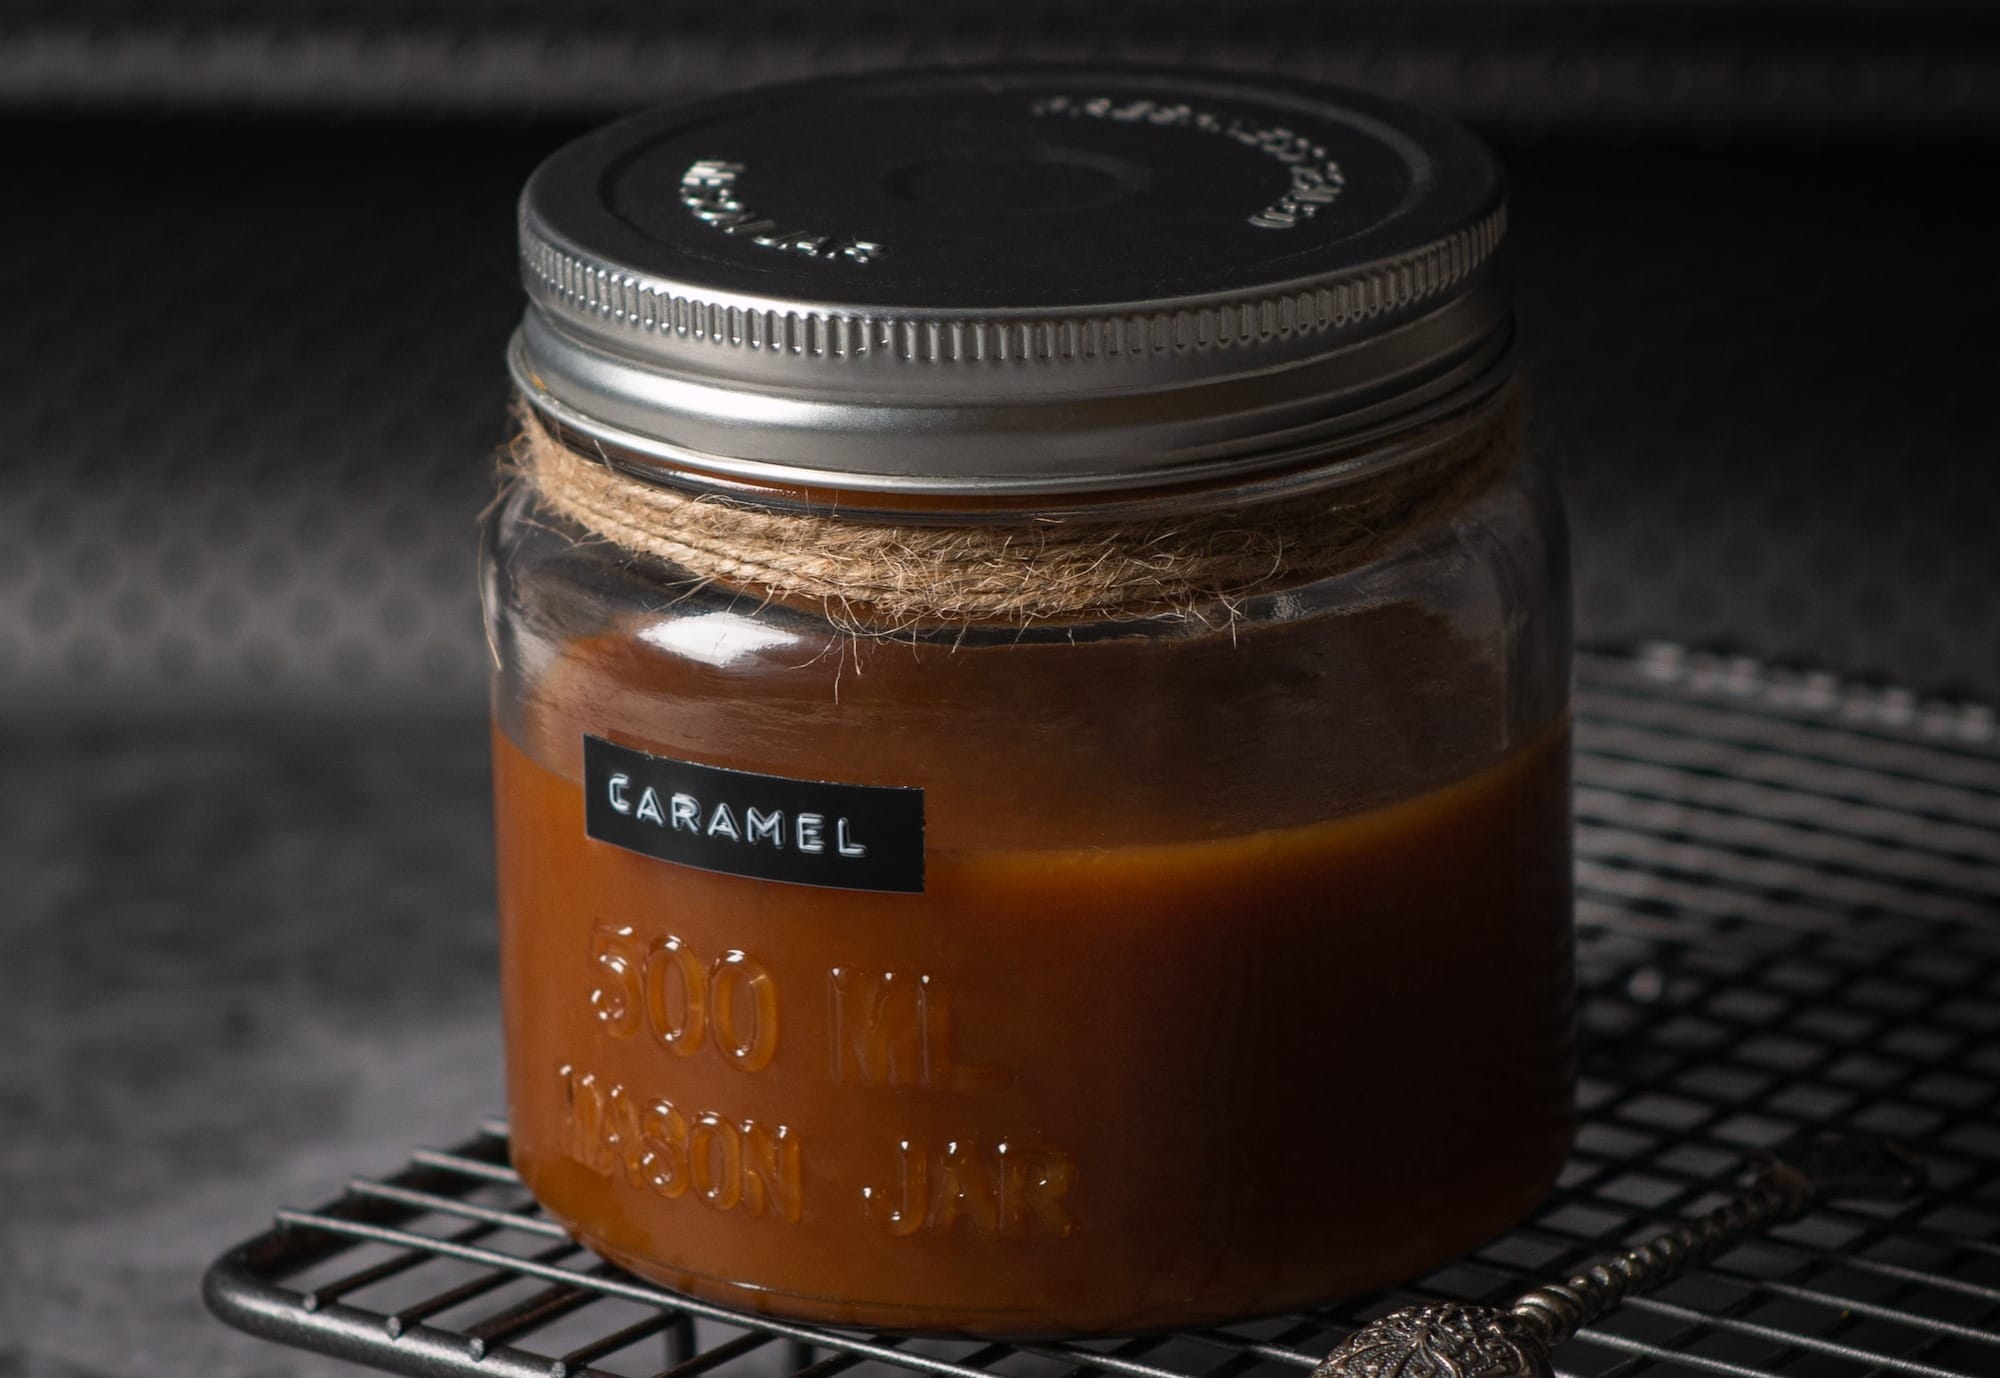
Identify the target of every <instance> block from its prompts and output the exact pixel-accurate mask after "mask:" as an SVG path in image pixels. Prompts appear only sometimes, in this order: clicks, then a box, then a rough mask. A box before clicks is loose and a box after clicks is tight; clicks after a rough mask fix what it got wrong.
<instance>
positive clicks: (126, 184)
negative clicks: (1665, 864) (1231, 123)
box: [0, 0, 2000, 1378]
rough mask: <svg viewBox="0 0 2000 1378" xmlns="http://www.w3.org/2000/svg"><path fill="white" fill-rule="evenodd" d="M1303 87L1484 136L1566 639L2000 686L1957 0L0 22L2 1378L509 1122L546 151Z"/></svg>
mask: <svg viewBox="0 0 2000 1378" xmlns="http://www.w3.org/2000/svg"><path fill="white" fill-rule="evenodd" d="M1032 54H1038V55H1047V56H1055V57H1064V58H1077V59H1083V58H1092V57H1106V56H1110V57H1131V58H1137V59H1142V60H1147V61H1153V62H1173V61H1179V60H1183V59H1191V60H1196V61H1200V62H1203V63H1207V64H1214V65H1229V66H1238V67H1248V68H1252V69H1260V70H1269V69H1282V70H1285V71H1288V72H1292V73H1295V74H1301V75H1325V76H1334V77H1337V78H1340V79H1344V80H1350V81H1356V82H1359V83H1362V84H1365V85H1368V86H1371V87H1374V88H1377V89H1380V90H1383V91H1386V92H1388V93H1391V94H1397V95H1403V96H1407V97H1411V98H1415V99H1420V100H1424V101H1426V102H1429V103H1432V104H1435V105H1440V106H1442V107H1444V108H1447V109H1449V110H1452V111H1455V112H1457V113H1459V114H1461V115H1463V116H1465V117H1467V118H1469V119H1471V120H1473V121H1474V122H1475V123H1476V124H1477V125H1478V126H1479V127H1480V128H1481V129H1482V130H1483V131H1484V132H1486V133H1487V134H1488V135H1489V136H1491V137H1492V138H1494V140H1495V141H1496V142H1497V143H1498V144H1499V145H1500V147H1501V149H1502V151H1503V153H1504V155H1505V157H1506V159H1507V161H1508V163H1509V165H1510V167H1511V169H1512V171H1513V174H1514V177H1515V182H1516V195H1515V207H1516V213H1515V218H1514V241H1515V245H1516V251H1515V252H1516V260H1515V261H1516V263H1517V265H1518V270H1519V281H1520V293H1519V295H1520V302H1521V313H1522V318H1523V328H1524V334H1525V342H1526V344H1525V349H1526V357H1527V365H1528V369H1529V372H1530V375H1531V377H1532V379H1533V382H1534V386H1535V396H1536V408H1537V412H1536V417H1537V419H1536V427H1537V435H1538V438H1539V441H1540V443H1541V444H1542V445H1543V446H1545V447H1546V449H1547V450H1548V451H1549V452H1550V453H1551V454H1552V455H1554V456H1556V457H1557V458H1558V459H1559V460H1560V462H1561V463H1562V464H1563V466H1564V467H1565V469H1566V471H1567V474H1568V492H1569V494H1570V501H1571V510H1572V513H1573V517H1574V521H1575V526H1576V534H1577V566H1578V574H1579V612H1580V627H1581V631H1582V635H1583V638H1584V640H1585V641H1586V642H1588V643H1590V644H1593V645H1598V646H1607V647H1617V646H1630V645H1634V644H1637V643H1640V642H1642V641H1647V640H1652V639H1668V640H1674V641H1679V642H1685V643H1691V644H1695V645H1699V646H1706V647H1716V648H1722V649H1727V650H1734V651H1739V652H1742V653H1744V654H1747V655H1752V656H1756V657H1760V658H1764V659H1768V660H1775V661H1780V662H1789V663H1796V664H1800V665H1806V666H1813V667H1822V668H1827V669H1831V670H1833V671H1836V672H1839V673H1840V674H1843V675H1847V676H1852V677H1858V678H1863V679H1872V680H1880V681H1884V682H1891V683H1898V684H1904V685H1909V686H1912V687H1913V688H1915V689H1917V690H1918V691H1920V692H1922V693H1924V694H1935V695H1945V696H1954V697H1966V698H1973V699H1982V700H1993V699H1996V698H2000V612H1996V603H1995V599H1994V596H1993V590H1994V589H1995V586H1996V578H1997V577H2000V474H1996V472H1995V460H1996V458H2000V408H1996V403H1995V387H1994V384H1993V381H1992V380H1993V376H1994V372H1995V365H1996V363H2000V353H1997V352H1996V349H1995V347H1994V345H1993V343H1992V341H1993V338H1994V335H1993V330H1994V320H1995V315H1996V312H1995V308H1996V306H2000V286H1996V283H2000V275H1996V273H1995V271H1994V268H1993V266H1992V258H1991V255H1992V253H1993V248H1992V244H1993V240H1994V234H1993V230H1992V225H1991V222H1990V221H1988V220H1985V219H1982V218H1981V217H1980V216H1979V215H1978V214H1976V213H1975V206H1977V205H1979V204H1980V201H1979V199H1978V197H1979V193H1980V191H1981V190H1982V187H1981V183H1982V182H1983V181H1985V180H1990V178H1991V175H1992V170H1993V168H1994V167H1995V166H2000V163H1996V153H2000V137H1996V135H2000V18H1996V17H1994V16H1993V15H1992V14H1991V12H1990V11H1988V10H1986V9H1985V8H1983V7H1966V6H1953V5H1938V4H1928V3H1926V4H1916V5H1894V4H1886V3H1885V4H1872V5H1871V4H1828V3H1811V2H1808V0H1797V2H1796V3H1790V4H1781V5H1767V6H1760V7H1755V8H1751V7H1745V6H1741V5H1735V4H1727V3H1723V2H1722V0H1706V2H1705V3H1686V4H1642V3H1610V4H1600V5H1590V4H1586V3H1582V2H1581V0H1575V2H1574V3H1553V4H1515V3H1506V2H1504V0H1489V3H1484V4H1458V3H1441V2H1439V0H1427V2H1425V3H1409V4H1402V5H1388V4H1364V5H1339V4H1306V3H1292V2H1289V0H1286V2H1278V0H1260V2H1257V3H1238V4H1232V5H1228V6H1222V5H1207V4H1195V3H1192V0H1152V3H1140V2H1139V0H1126V2H1125V3H1107V4H1091V5H1068V4H1057V3H1053V0H1044V2H1040V3H1019V2H1017V3H1012V4H998V3H968V0H945V2H940V0H930V3H926V4H923V5H921V6H920V5H916V4H907V3H890V2H889V0H879V2H878V3H856V2H855V0H831V2H827V0H822V2H820V3H807V0H785V2H783V3H779V2H776V0H738V2H737V3H731V4H726V5H725V4H712V3H701V4H690V3H653V4H646V5H636V4H617V3H610V0H591V2H590V3H586V4H577V5H568V6H563V7H560V8H558V7H555V6H550V5H547V4H533V5H530V4H527V3H520V2H517V0H489V3H482V4H468V5H448V4H445V3H442V0H367V2H366V3H364V2H363V0H339V2H338V3H335V2H333V0H327V2H325V3H321V2H320V0H296V2H295V3H290V4H277V3H264V4H256V3H247V0H207V2H206V3H182V4H175V5H143V4H135V3H108V2H107V0H84V2H83V3H78V2H77V0H62V2H59V0H33V2H32V3H25V4H24V3H20V0H16V3H14V4H12V5H10V6H8V7H7V9H6V10H5V11H4V12H0V140H4V143H3V144H0V146H4V147H5V149H6V151H7V159H6V163H5V168H6V172H7V174H8V177H7V197H6V201H5V207H4V211H0V380H4V382H5V384H6V386H7V398H8V402H9V404H10V408H11V411H10V414H9V416H8V418H7V423H6V425H5V426H4V427H0V437H4V438H0V1375H6V1376H7V1378H15V1376H16V1375H23V1374H33V1375H38V1376H39V1375H64V1376H65V1378H68V1376H69V1375H97V1374H103V1375H113V1374H120V1375H122V1374H138V1373H146V1374H175V1375H178V1374H189V1375H192V1374H197V1373H199V1374H203V1375H205V1376H208V1378H214V1376H215V1375H233V1374H252V1373H306V1372H323V1371H328V1370H329V1369H330V1368H331V1367H332V1366H330V1365H321V1364H318V1363H317V1362H316V1361H312V1360H309V1359H306V1358H303V1357H301V1356H297V1355H293V1354H290V1353H287V1352H285V1351H280V1350H276V1349H273V1348H271V1347H268V1346H263V1345H259V1344H257V1343H255V1342H252V1341H249V1340H247V1339H242V1338H241V1337H237V1336H234V1335H232V1334H230V1333H229V1332H227V1331H225V1330H223V1329H222V1327H220V1326H219V1325H216V1324H214V1323H212V1322H209V1321H208V1320H206V1318H204V1317H202V1316H201V1315H200V1313H199V1311H198V1308H197V1303H196V1301H195V1288H196V1284H197V1277H198V1273H199V1270H200V1267H201V1265H202V1264H203V1263H204V1262H205V1261H206V1259H207V1258H209V1257H210V1256H212V1255H213V1254H214V1253H215V1252H216V1251H218V1250H219V1249H220V1248H221V1247H222V1246H224V1245H225V1244H227V1243H229V1242H231V1241H232V1240H234V1239H236V1238H238V1237H241V1236H243V1235H245V1234H247V1233H250V1232H252V1231H254V1230H256V1229H258V1228H261V1226H262V1225H263V1224H264V1223H265V1222H266V1221H267V1220H268V1218H269V1213H270V1211H271V1209H272V1208H273V1207H274V1206H276V1205H278V1204H280V1203H282V1202H291V1203H304V1202H309V1201H311V1200H313V1199H316V1198H319V1197H322V1196H325V1195H327V1194H329V1193H331V1192H332V1191H334V1190H335V1189H337V1187H338V1185H339V1183H340V1181H341V1180H342V1179H343V1177H344V1176H345V1175H346V1173H348V1172H349V1171H351V1170H357V1169H370V1170H382V1169H386V1168H387V1167H389V1166H391V1165H392V1164H393V1163H394V1162H395V1161H396V1160H397V1159H398V1158H399V1157H400V1156H401V1153H402V1151H403V1150H404V1149H405V1148H406V1147H408V1146H409V1145H410V1144H412V1143H416V1142H426V1141H428V1142H438V1141H441V1140H445V1139H449V1138H453V1137H456V1136H457V1135H458V1134H459V1133H460V1132H462V1130H463V1129H464V1128H465V1127H466V1126H467V1125H468V1124H469V1122H470V1120H471V1118H472V1117H473V1116H475V1115H476V1114H477V1113H480V1112H482V1111H487V1110H491V1109H494V1108H496V1103H497V1094H496V1093H497V1080H496V1073H495V1068H496V1066H497V1050H496V1044H495V1018H494V1011H493V1008H492V1002H491V994H490V991H491V966H492V952H491V927H492V921H491V915H490V881H489V868H490V853H489V850H488V849H489V843H488V841H487V823H486V814H485V809H486V801H485V789H486V782H485V773H484V764H483V751H484V737H483V726H482V724H481V722H480V718H479V714H480V710H481V693H482V676H483V656H484V646H483V644H482V641H481V638H480V635H479V631H478V626H477V619H476V604H475V597H474V594H473V584H472V568H473V547H474V535H473V530H474V519H475V515H476V514H477V512H478V511H479V509H480V508H481V506H482V505H483V504H484V502H485V501H486V496H487V494H488V492H489V485H490V463H489V459H490V455H491V452H492V450H493V447H494V446H495V445H496V443H497V442H498V441H499V439H500V437H501V409H502V405H503V401H504V387H503V382H502V370H501V365H500V350H501V346H502V343H503V341H504V339H505V336H506V333H507V331H508V330H509V328H510V326H511V323H512V320H513V318H514V316H515V314H516V312H517V311H518V308H519V301H518V295H517V289H516V287H515V284H514V268H513V261H512V252H511V232H512V223H511V221H512V217H511V203H512V198H513V195H514V192H515V190H516V188H517V187H518V185H519V183H520V181H521V179H522V178H523V177H524V176H525V174H526V172H527V171H528V169H529V168H530V167H532V166H533V164H534V163H535V161H536V160H537V159H538V158H539V157H540V156H541V155H542V154H543V153H544V152H545V151H547V150H548V149H549V148H551V147H553V146H554V145H555V144H556V143H557V142H559V141H560V140H561V139H563V138H564V137H567V136H568V135H569V134H571V133H573V132H575V131H577V130H579V129H581V128H583V127H585V126H586V125H587V124H588V123H589V122H590V121H592V120H594V119H596V118H599V117H601V116H602V115H604V114H608V113H610V112H612V111H613V110H616V109H622V108H626V107H628V106H630V105H633V104H636V103H639V102H641V101H643V100H647V99H651V98H654V97H666V96H673V95H679V94H689V93H693V92H696V91H700V90H706V89H713V88H715V87H717V86H722V85H731V84H737V83H741V82H745V81H751V80H758V79H764V78H769V77H780V76H790V75H797V74H801V73H805V72H815V71H825V70H836V69H847V68H854V67H861V66H873V65H884V64H891V63H897V62H902V61H909V60H926V61H929V60H940V59H953V60H956V59H972V60H988V59H992V58H996V57H1009V56H1022V55H1032Z"/></svg>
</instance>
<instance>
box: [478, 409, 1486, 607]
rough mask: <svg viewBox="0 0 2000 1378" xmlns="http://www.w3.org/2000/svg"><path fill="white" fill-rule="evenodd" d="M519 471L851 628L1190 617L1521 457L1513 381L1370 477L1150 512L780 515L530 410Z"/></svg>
mask: <svg viewBox="0 0 2000 1378" xmlns="http://www.w3.org/2000/svg"><path fill="white" fill-rule="evenodd" d="M521 419H522V428H521V431H520V433H519V435H518V436H517V437H516V439H515V441H514V443H513V446H512V447H511V456H512V461H513V472H514V474H515V475H516V477H517V480H518V481H519V482H521V483H523V484H525V485H526V486H527V487H528V488H529V490H530V491H531V492H532V493H533V495H534V496H535V498H536V499H537V500H538V502H539V504H540V506H541V507H542V508H543V509H544V510H545V511H546V512H547V513H548V514H550V515H552V516H553V517H556V518H559V519H561V520H563V521H566V522H568V523H570V524H571V525H572V526H574V527H576V528H579V529H580V531H581V533H582V534H585V535H587V536H589V537H590V538H592V539H596V540H602V541H608V542H610V543H611V544H612V545H614V546H617V547H619V548H621V549H623V550H625V551H627V552H629V553H631V554H633V555H637V556H643V557H647V558H650V559H653V560H657V561H661V562H664V563H666V564H668V565H671V566H677V567H679V568H681V569H683V570H685V571H687V573H688V575H689V577H690V579H691V580H693V581H696V582H701V583H721V584H725V585H729V586H732V587H736V588H741V589H742V590H744V591H745V592H746V593H748V594H750V595H752V596H756V597H761V598H766V599H776V600H780V601H784V602H789V603H805V604H817V605H818V606H819V607H821V608H822V609H823V610H824V611H825V613H826V615H827V616H828V618H829V619H830V620H833V621H835V622H836V623H839V624H841V625H844V626H847V627H849V628H851V629H853V630H855V631H864V630H865V631H869V632H880V631H883V630H887V631H889V632H891V633H901V632H903V631H904V630H906V629H908V628H912V627H918V626H935V625H939V624H944V625H974V624H991V623H1000V624H1007V625H1023V624H1027V623H1032V622H1037V621H1044V620H1051V619H1061V620H1077V619H1084V620H1089V619H1098V618H1101V619H1112V620H1116V619H1121V618H1140V617H1145V618H1151V617H1158V616H1162V615H1169V616H1171V615H1183V616H1187V615H1196V610H1198V609H1202V608H1210V607H1223V608H1227V607H1230V606H1232V605H1234V604H1236V603H1238V602H1240V601H1241V600H1244V599H1247V598H1253V597H1256V596H1259V595H1262V594H1265V593H1271V592H1276V591H1279V590H1282V589H1285V588H1289V587H1295V586H1298V585H1300V584H1304V583H1309V582H1312V581H1315V580H1318V579H1323V578H1326V577H1328V576H1330V575H1334V574H1338V573H1341V572H1344V571H1347V570H1351V569H1355V568H1359V567H1361V566H1364V565H1367V564H1369V563H1371V562H1372V561H1374V560H1376V559H1378V558H1381V557H1382V556H1384V555H1385V554H1386V553H1387V552H1388V551H1390V550H1391V549H1393V548H1395V547H1396V546H1397V545H1398V544H1399V543H1401V542H1403V541H1404V540H1406V539H1407V538H1409V537H1412V536H1414V535H1416V534H1417V533H1420V532H1423V531H1426V530H1429V529H1431V528H1434V527H1437V526H1438V525H1440V524H1441V523H1443V522H1445V521H1448V520H1450V519H1451V517H1452V516H1453V515H1454V514H1456V513H1458V512H1460V511H1462V510H1464V509H1465V508H1467V507H1468V506H1469V505H1470V504H1471V503H1473V502H1474V501H1476V500H1477V499H1478V498H1479V497H1480V495H1482V494H1484V493H1485V492H1486V491H1488V490H1489V489H1491V488H1492V487H1494V486H1495V485H1496V484H1497V483H1499V482H1501V481H1502V479H1503V478H1504V477H1505V476H1506V475H1508V474H1509V473H1510V472H1511V471H1513V470H1514V469H1515V468H1516V467H1517V466H1518V464H1519V462H1520V460H1521V458H1522V456H1523V453H1524V435H1525V423H1524V407H1523V405H1522V402H1521V398H1520V395H1519V391H1518V389H1515V388H1509V389H1507V390H1506V391H1505V392H1503V393H1502V394H1500V395H1498V396H1496V397H1494V398H1491V399H1489V400H1487V401H1486V402H1484V403H1482V404H1481V405H1480V406H1478V407H1476V408H1474V409H1472V410H1471V411H1469V412H1467V413H1464V414H1461V415H1458V416H1454V417H1452V418H1450V419H1449V420H1448V421H1445V422H1439V423H1433V424H1432V425H1431V426H1429V427H1426V428H1424V430H1423V431H1422V432H1420V433H1418V434H1417V435H1413V436H1411V437H1409V438H1407V439H1406V440H1405V441H1403V443H1402V449H1401V450H1400V451H1398V452H1395V453H1392V454H1391V455H1390V456H1389V457H1388V458H1387V459H1385V460H1382V461H1381V462H1379V463H1377V464H1376V466H1375V467H1374V469H1373V474H1372V477H1369V478H1365V479H1362V478H1351V479H1349V480H1348V481H1346V482H1344V483H1340V484H1338V485H1334V486H1330V485H1327V484H1325V483H1321V484H1319V485H1318V486H1316V487H1313V488H1309V489H1308V490H1306V491H1304V492H1299V493H1289V494H1285V495H1283V496H1279V497H1273V498H1266V499H1264V500H1261V501H1255V502H1243V501H1241V500H1240V499H1239V500H1234V501H1231V500H1227V499H1225V498H1224V496H1223V495H1222V494H1221V493H1218V492H1217V491H1215V490H1209V491H1207V492H1205V493H1203V494H1200V495H1198V496H1196V495H1184V497H1183V506H1182V508H1181V509H1180V510H1178V511H1172V512H1164V513H1154V514H1151V515H1145V516H1140V517H1106V516H1102V515H1099V514H1097V513H1094V512H1093V513H1091V514H1088V515H1085V516H1062V515H1051V514H1050V513H1048V512H1047V511H1045V510H1031V511H1028V512H1024V513H1021V514H1019V515H1018V516H1017V517H1016V518H1014V519H1013V520H1012V521H1005V520H1001V519H997V518H996V517H995V516H994V514H992V513H991V512H986V513H982V514H978V515H979V519H978V520H976V521H970V522H969V521H965V520H949V519H946V520H938V519H937V518H936V516H935V514H933V513H932V512H929V511H924V512H906V513H892V514H879V513H868V514H857V513H855V512H852V511H846V510H842V511H839V512H837V513H828V512H825V511H800V510H797V509H796V508H794V509H790V510H786V509H779V508H772V507H768V506H762V505H757V504H752V503H743V502H737V501H731V500H728V499H726V498H724V499H718V496H717V495H716V494H715V493H714V492H713V491H703V492H696V493H690V492H687V491H683V490H680V489H678V488H676V487H674V486H672V485H670V484H665V483H660V482H657V481H653V480H651V479H650V478H647V479H641V478H635V477H633V476H632V475H630V474H628V473H626V472H625V471H624V470H623V469H622V468H621V467H620V466H618V465H616V464H615V463H608V462H606V460H607V457H606V456H604V455H602V454H598V453H586V452H583V451H581V450H580V449H579V448H578V447H575V446H572V445H570V444H566V443H565V442H564V439H563V438H562V437H561V436H559V435H558V434H557V433H555V432H554V431H552V430H551V429H550V428H549V427H547V426H546V425H545V424H544V423H543V421H542V420H541V419H540V417H539V416H538V415H537V414H536V413H535V412H534V411H533V410H532V409H529V408H526V407H523V408H522V413H521Z"/></svg>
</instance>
